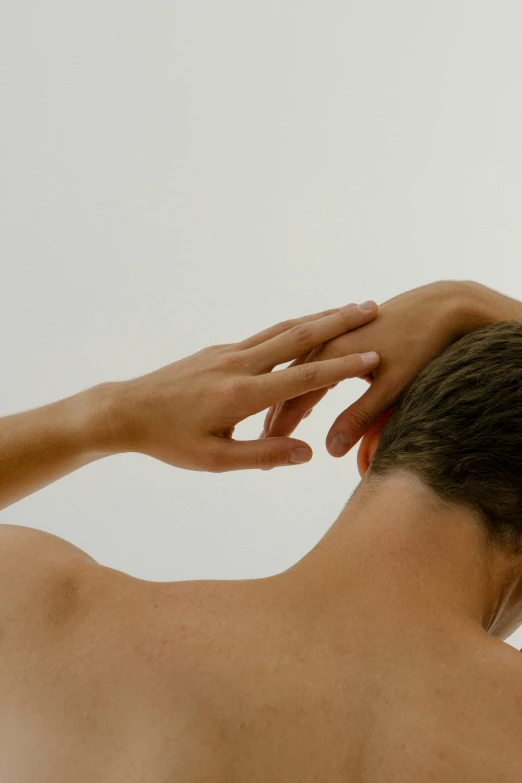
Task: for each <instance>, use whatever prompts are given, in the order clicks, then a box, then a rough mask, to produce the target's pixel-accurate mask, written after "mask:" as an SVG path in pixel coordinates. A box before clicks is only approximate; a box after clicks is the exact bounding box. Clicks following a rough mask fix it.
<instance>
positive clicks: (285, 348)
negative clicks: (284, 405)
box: [247, 302, 377, 373]
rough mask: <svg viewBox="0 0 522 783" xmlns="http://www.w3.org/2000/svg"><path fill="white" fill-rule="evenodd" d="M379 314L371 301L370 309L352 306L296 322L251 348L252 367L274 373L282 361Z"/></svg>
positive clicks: (356, 326)
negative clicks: (314, 319) (304, 321)
mask: <svg viewBox="0 0 522 783" xmlns="http://www.w3.org/2000/svg"><path fill="white" fill-rule="evenodd" d="M365 304H367V303H365ZM376 315H377V305H376V303H375V302H371V303H369V309H361V307H357V306H353V305H351V306H349V307H347V308H346V309H344V308H342V309H340V310H338V311H337V312H336V313H333V314H332V315H327V316H325V317H324V318H319V319H317V320H316V321H308V322H306V323H301V324H297V325H294V326H292V327H291V328H290V329H288V330H287V331H285V332H283V333H282V334H278V335H277V336H276V337H272V338H271V339H269V340H267V341H266V342H262V343H261V344H259V345H257V346H256V347H255V348H250V349H248V350H247V352H248V354H249V366H250V367H251V368H253V369H254V372H257V373H263V372H270V371H271V370H273V368H274V367H276V366H277V365H278V364H282V363H284V362H288V361H290V360H291V359H294V358H295V357H296V356H300V355H302V354H304V353H307V352H308V351H310V350H311V349H312V348H316V347H317V346H318V345H319V344H321V343H325V342H328V341H330V340H332V339H333V338H334V337H338V336H340V335H341V334H344V333H345V332H349V331H351V330H352V329H357V328H358V327H359V326H363V324H366V323H368V322H369V321H372V320H373V319H374V318H375V316H376Z"/></svg>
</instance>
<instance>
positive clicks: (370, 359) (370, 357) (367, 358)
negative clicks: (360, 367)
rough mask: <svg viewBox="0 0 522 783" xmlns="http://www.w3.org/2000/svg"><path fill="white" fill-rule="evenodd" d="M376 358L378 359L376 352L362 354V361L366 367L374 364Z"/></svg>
mask: <svg viewBox="0 0 522 783" xmlns="http://www.w3.org/2000/svg"><path fill="white" fill-rule="evenodd" d="M376 358H377V354H376V353H375V351H367V353H362V354H361V361H362V363H363V364H366V365H370V364H373V363H374V361H375V360H376Z"/></svg>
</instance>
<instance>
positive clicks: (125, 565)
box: [0, 0, 522, 647]
mask: <svg viewBox="0 0 522 783" xmlns="http://www.w3.org/2000/svg"><path fill="white" fill-rule="evenodd" d="M521 26H522V7H521V6H520V3H518V2H515V1H513V2H505V1H504V2H502V0H500V2H497V3H495V4H493V3H490V2H487V3H486V2H477V0H474V2H462V0H438V1H437V2H423V3H419V2H414V0H409V1H406V0H397V1H396V2H394V3H388V2H384V0H373V1H372V0H370V1H369V2H364V3H362V2H359V3H354V2H345V0H342V1H341V0H336V1H335V2H333V1H331V0H330V1H328V0H327V1H326V2H325V0H315V1H314V2H310V0H300V2H297V0H277V2H276V0H263V2H245V1H244V0H222V1H221V2H219V3H217V2H211V0H206V1H205V2H202V0H190V1H189V0H185V1H184V2H179V1H178V2H176V1H175V0H169V2H164V1H163V0H161V1H160V0H157V1H156V2H152V3H145V2H135V1H134V2H133V1H131V0H125V2H124V1H123V0H104V2H101V1H100V0H91V2H90V3H65V2H57V0H47V2H45V3H41V2H37V1H36V0H34V2H27V1H26V0H25V1H24V0H17V2H14V0H4V2H3V3H2V5H1V9H0V63H1V67H0V99H1V123H0V166H1V169H0V178H1V183H2V185H1V188H0V199H1V203H0V237H1V244H2V249H1V259H2V262H1V263H2V276H1V283H2V285H1V289H0V290H1V301H2V307H1V308H0V328H1V333H2V335H3V341H2V346H3V352H2V356H3V373H2V375H3V382H2V385H1V387H0V414H1V415H5V414H8V413H15V412H18V411H22V410H26V409H29V408H33V407H38V406H40V405H43V404H45V403H48V402H52V401H54V400H57V399H61V398H63V397H66V396H68V395H70V394H73V393H75V392H77V391H80V390H82V389H85V388H87V387H89V386H92V385H94V384H96V383H100V382H102V381H110V380H122V379H125V378H130V377H136V376H137V375H141V374H143V373H145V372H149V371H151V370H154V369H156V368H158V367H160V366H163V365H165V364H169V363H171V362H173V361H175V360H176V359H180V358H182V357H184V356H186V355H188V354H190V353H193V352H195V351H197V350H200V349H201V348H203V347H205V346H207V345H210V344H214V343H222V342H232V341H237V340H240V339H243V338H244V337H246V336H248V335H250V334H252V333H254V332H256V331H259V330H260V329H262V328H264V327H266V326H268V325H270V324H272V323H275V322H277V321H280V320H283V319H286V318H291V317H296V316H300V315H305V314H307V313H313V312H317V311H320V310H323V309H326V308H330V307H337V306H341V305H343V304H346V303H348V302H351V301H363V300H365V299H368V298H373V299H375V300H376V301H377V302H383V301H384V300H386V299H388V298H389V297H391V296H393V295H395V294H397V293H400V292H402V291H405V290H407V289H410V288H413V287H416V286H418V285H421V284H423V283H427V282H430V281H433V280H438V279H448V278H449V279H473V280H478V281H480V282H482V283H484V284H486V285H489V286H490V287H493V288H496V289H497V290H500V291H502V292H504V293H507V294H510V295H511V296H514V297H516V298H519V297H520V296H521V295H522V272H521V269H520V254H521V248H522V221H521V220H520V202H521V199H520V196H521V190H522V158H521V154H520V145H521V141H520V140H521V138H522V110H521V104H520V84H521V77H522V55H521V52H520V29H521ZM365 388H366V385H365V384H364V382H362V381H359V380H356V381H351V382H350V381H348V382H346V383H343V384H340V385H339V386H338V387H337V388H336V389H335V390H334V391H332V392H330V393H329V395H328V396H327V398H326V399H325V400H324V401H323V402H322V403H321V404H320V406H319V407H318V408H317V409H316V410H315V412H314V413H313V415H312V416H311V417H310V418H309V419H307V420H306V421H305V422H303V423H302V425H301V426H300V427H299V428H298V430H297V433H296V434H297V435H298V436H299V437H303V438H304V439H305V440H307V441H308V442H309V443H310V445H311V446H312V448H313V449H314V458H313V460H312V462H311V463H310V464H308V465H301V466H296V467H291V468H282V469H278V470H274V471H269V472H266V471H246V472H245V471H240V472H236V473H228V474H205V473H197V472H190V471H182V470H177V469H174V468H171V467H169V466H167V465H165V464H163V463H161V462H157V461H154V460H152V459H150V458H148V457H144V456H140V455H134V454H130V455H123V456H119V457H115V458H111V459H106V460H101V461H100V462H97V463H95V464H93V465H90V466H88V467H87V468H84V469H83V470H81V471H78V472H77V473H75V474H73V475H71V476H69V477H66V478H64V479H62V480H61V481H59V482H57V483H56V484H54V485H51V486H49V487H47V488H46V489H44V490H42V491H40V492H37V493H35V494H34V495H32V496H30V497H28V498H26V499H24V500H23V501H21V502H19V503H17V504H15V505H14V506H11V507H9V508H7V509H6V510H4V511H3V512H2V515H1V521H2V522H6V523H11V524H18V525H29V526H31V527H36V528H40V529H42V530H46V531H49V532H51V533H54V534H56V535H59V536H62V537H63V538H65V539H67V540H69V541H71V542H72V543H74V544H76V545H77V546H79V547H81V548H82V549H85V550H86V551H87V552H89V553H90V554H91V555H92V556H93V557H94V558H96V559H97V560H99V561H100V562H102V563H104V564H106V565H109V566H111V567H113V568H117V569H121V570H123V571H126V572H128V573H131V574H133V575H135V576H138V577H140V578H144V579H151V580H186V579H225V578H231V579H241V578H254V577H261V576H267V575H269V574H273V573H277V572H279V571H281V570H283V569H285V568H288V567H289V566H290V565H292V564H293V563H294V562H296V561H297V560H298V559H300V558H301V557H302V556H303V555H304V554H305V553H306V552H307V551H309V550H310V549H311V548H312V547H313V546H314V545H315V544H316V543H317V541H318V540H319V539H320V538H321V537H322V536H323V534H324V533H325V532H326V530H327V529H328V527H329V526H330V525H331V524H332V523H333V521H334V519H335V518H336V517H337V515H338V514H339V512H340V510H341V509H342V507H343V505H344V503H345V502H346V500H347V498H348V496H349V495H350V493H351V492H352V490H353V488H354V487H355V484H356V482H357V480H358V474H357V472H356V466H355V451H354V452H353V453H351V454H349V455H348V456H347V457H345V458H344V459H341V460H335V459H334V458H332V457H330V456H329V455H328V453H327V452H326V449H325V445H324V441H325V436H326V433H327V431H328V429H329V427H330V425H331V423H332V422H333V420H334V419H335V417H336V416H337V415H338V413H339V412H340V411H341V410H343V409H344V407H346V405H347V404H348V402H349V401H351V400H353V399H355V398H356V397H357V396H358V395H359V394H360V393H361V392H362V390H363V389H365ZM263 418H264V414H263V415H261V414H260V415H258V416H255V417H253V418H251V419H249V420H247V421H246V422H244V423H243V424H242V425H240V426H239V427H238V428H237V431H236V433H237V437H238V438H249V437H257V435H258V434H259V431H260V430H261V425H262V421H263ZM516 636H517V635H516ZM510 643H513V644H517V646H519V647H520V646H522V633H520V632H519V633H518V638H516V637H515V636H514V637H511V639H510Z"/></svg>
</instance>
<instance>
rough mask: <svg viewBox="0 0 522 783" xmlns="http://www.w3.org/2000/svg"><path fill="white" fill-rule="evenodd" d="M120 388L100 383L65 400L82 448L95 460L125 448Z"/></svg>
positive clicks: (122, 450)
mask: <svg viewBox="0 0 522 783" xmlns="http://www.w3.org/2000/svg"><path fill="white" fill-rule="evenodd" d="M119 387H120V384H119V383H100V384H98V385H97V386H93V387H92V388H90V389H86V390H85V391H83V392H80V393H79V394H75V395H74V396H72V397H68V398H67V399H66V400H62V404H68V405H69V411H70V417H71V418H70V420H71V426H72V429H73V431H74V432H75V433H76V435H77V438H78V440H79V443H80V444H81V448H82V450H83V451H84V452H85V454H86V455H91V456H92V457H93V458H95V459H96V458H100V457H104V456H109V455H111V454H121V453H123V452H124V451H125V448H124V447H123V438H122V436H121V429H122V424H121V415H120V410H119V404H118V399H119V394H118V391H119Z"/></svg>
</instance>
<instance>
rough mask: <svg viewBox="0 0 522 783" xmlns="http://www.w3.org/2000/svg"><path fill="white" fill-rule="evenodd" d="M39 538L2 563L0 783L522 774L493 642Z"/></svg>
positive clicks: (375, 780)
mask: <svg viewBox="0 0 522 783" xmlns="http://www.w3.org/2000/svg"><path fill="white" fill-rule="evenodd" d="M35 537H36V538H38V537H39V540H43V539H47V538H49V539H51V538H52V539H54V537H47V536H46V534H42V533H38V532H37V531H33V535H32V536H30V538H31V542H30V543H31V546H30V548H28V549H27V553H26V554H25V555H24V552H22V553H21V554H20V553H17V552H15V554H14V557H12V558H11V559H10V561H9V562H1V563H0V565H1V566H2V569H3V571H2V574H1V575H0V577H1V579H2V599H1V605H0V610H1V625H0V649H1V655H2V667H1V672H0V692H1V694H2V698H1V705H2V708H1V714H0V780H1V781H2V783H4V781H5V783H34V781H36V780H38V783H51V782H52V783H70V781H73V780H74V781H94V780H96V781H97V783H98V782H99V783H105V782H107V783H109V781H110V783H142V782H143V781H145V780H146V781H147V782H148V783H173V781H176V783H196V781H198V783H199V782H200V781H208V783H225V781H226V783H235V782H236V781H237V782H238V783H239V781H241V783H254V781H256V782H257V781H271V783H279V782H281V783H283V781H284V783H294V782H295V783H306V782H307V781H310V782H311V781H318V782H319V781H324V782H325V783H337V781H339V783H341V782H342V783H347V782H348V781H350V782H355V781H357V783H381V781H382V782H383V783H384V781H386V783H394V782H395V781H396V783H399V781H400V783H409V782H410V781H411V782H412V783H413V781H415V783H418V781H421V780H422V781H444V782H445V783H453V781H454V782H455V783H466V781H470V783H471V782H473V783H482V781H484V783H486V781H487V783H490V781H493V780H494V781H506V782H507V781H519V780H521V779H522V751H521V748H520V735H521V730H522V675H521V674H520V672H521V669H520V668H519V661H518V657H517V656H518V655H519V653H518V652H517V651H515V650H514V649H513V648H511V647H510V646H508V645H506V644H504V643H503V642H501V641H499V640H498V639H495V638H493V637H490V636H488V635H487V634H480V635H477V636H473V635H463V636H462V637H460V638H451V637H446V638H443V639H441V638H431V637H430V634H429V633H428V632H426V633H423V632H420V631H419V630H418V629H415V628H413V627H412V629H411V630H412V633H411V634H404V633H403V632H402V631H399V627H400V623H397V626H396V627H397V631H396V632H395V633H393V634H390V633H386V632H385V633H383V629H382V623H381V622H380V621H379V618H377V617H376V618H375V621H369V620H368V618H366V619H364V621H363V622H361V618H360V617H357V606H352V607H351V608H350V612H352V613H353V617H354V624H353V629H354V630H353V632H352V633H351V634H348V635H347V634H346V633H344V632H343V633H342V634H340V633H338V629H336V628H334V627H328V626H327V625H325V626H324V627H323V626H319V627H318V625H317V624H316V623H315V624H313V625H311V624H310V617H309V616H307V600H306V595H305V594H304V595H303V597H302V602H301V603H299V604H296V603H295V602H294V603H292V602H290V601H288V600H286V597H285V594H284V592H283V591H282V590H281V589H280V588H281V584H280V582H279V580H278V578H277V577H270V578H268V579H257V580H243V581H197V582H177V583H155V582H146V581H142V580H139V579H134V578H132V577H130V576H127V575H124V574H122V573H120V572H118V571H114V570H113V569H110V568H105V567H103V566H100V565H98V564H96V563H94V561H91V560H89V559H88V558H87V557H85V556H82V555H79V554H78V550H76V549H75V548H74V547H72V548H71V550H70V553H69V552H68V550H67V546H68V545H65V543H64V546H56V545H55V544H54V543H53V541H50V543H49V544H48V546H47V544H46V543H45V542H44V544H42V546H38V545H35V543H34V541H33V540H32V539H34V538H35ZM42 537H43V538H42ZM56 540H57V539H54V541H56ZM37 557H39V559H37ZM23 574H25V577H26V578H25V581H24V580H22V579H21V577H22V576H23ZM362 627H364V628H365V630H364V632H363V631H361V630H360V629H361V628H362ZM357 629H359V630H357Z"/></svg>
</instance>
